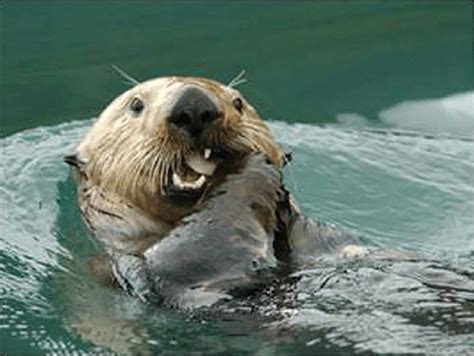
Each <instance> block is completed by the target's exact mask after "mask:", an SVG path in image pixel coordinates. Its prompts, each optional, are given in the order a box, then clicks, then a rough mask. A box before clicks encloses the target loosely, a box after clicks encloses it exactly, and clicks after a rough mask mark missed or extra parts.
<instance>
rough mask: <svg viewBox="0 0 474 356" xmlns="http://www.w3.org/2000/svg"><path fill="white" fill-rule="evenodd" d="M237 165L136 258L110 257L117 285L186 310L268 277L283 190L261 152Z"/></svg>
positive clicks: (282, 236) (281, 238)
mask: <svg viewBox="0 0 474 356" xmlns="http://www.w3.org/2000/svg"><path fill="white" fill-rule="evenodd" d="M243 163H244V166H243V167H242V169H241V170H240V171H239V172H238V173H235V174H231V175H229V176H228V177H227V178H226V181H225V182H223V183H222V184H221V185H220V186H219V187H218V188H216V189H215V190H213V191H212V192H210V193H209V195H207V196H205V197H203V198H204V199H202V200H201V201H200V202H199V203H198V204H197V206H196V209H195V212H193V213H191V214H190V215H189V216H187V217H186V218H184V219H183V220H182V221H181V223H180V224H179V225H178V226H177V227H176V228H175V229H173V230H172V231H171V232H170V234H169V235H168V236H167V237H166V238H164V239H163V240H162V241H160V242H158V243H157V244H155V245H154V246H151V247H150V248H148V249H147V250H146V251H145V252H144V253H143V256H141V257H137V256H131V255H124V254H120V255H118V256H115V258H114V259H113V263H114V268H115V269H114V270H115V275H116V278H117V279H118V280H119V282H120V283H121V285H122V286H123V287H124V288H125V289H128V290H129V291H130V292H131V293H132V294H136V295H137V296H139V297H140V298H142V299H148V300H149V299H156V298H158V299H160V300H164V302H165V303H166V304H168V305H169V304H172V305H179V306H181V307H190V306H201V305H209V304H212V303H214V302H215V301H217V300H220V299H225V298H228V297H229V294H232V293H234V294H235V293H238V294H242V293H244V292H245V293H247V292H248V291H251V290H253V289H254V288H256V287H258V286H259V285H261V284H262V283H264V282H265V281H267V280H268V279H269V278H272V276H273V272H274V271H276V270H277V268H278V267H279V265H280V264H281V263H282V260H284V258H282V257H283V256H287V254H288V251H289V250H288V246H286V245H285V244H286V242H287V241H286V236H287V234H288V232H287V231H286V228H287V226H289V225H288V220H287V216H288V214H287V212H288V211H289V209H290V207H289V200H288V194H286V192H285V190H284V188H283V187H282V182H281V174H280V172H279V170H278V169H276V167H275V166H274V165H273V164H271V163H270V162H269V161H268V160H267V159H266V157H265V156H264V155H262V154H259V155H252V156H250V157H249V158H248V159H245V160H244V162H243ZM277 256H278V257H279V258H280V261H279V260H278V259H277Z"/></svg>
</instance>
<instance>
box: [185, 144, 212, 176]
mask: <svg viewBox="0 0 474 356" xmlns="http://www.w3.org/2000/svg"><path fill="white" fill-rule="evenodd" d="M211 153H212V151H211V149H210V148H206V149H205V150H204V152H203V153H197V152H195V153H192V154H190V155H189V156H188V157H186V163H187V165H188V166H189V167H190V168H191V169H192V170H193V171H195V172H196V173H199V174H204V175H206V176H212V175H213V174H214V171H215V169H216V167H217V164H216V163H215V162H212V161H210V160H209V158H210V157H211ZM206 157H207V158H206Z"/></svg>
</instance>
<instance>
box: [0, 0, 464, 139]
mask: <svg viewBox="0 0 474 356" xmlns="http://www.w3.org/2000/svg"><path fill="white" fill-rule="evenodd" d="M1 16H2V36H1V41H2V56H1V59H2V68H1V69H2V80H1V117H2V136H4V135H9V134H11V133H13V132H16V131H19V130H23V129H26V128H31V127H36V126H39V125H49V124H57V123H59V122H64V121H70V120H74V119H84V118H89V117H91V116H94V115H97V114H98V113H99V112H100V111H101V110H102V109H103V107H104V106H105V105H106V103H107V102H108V101H110V100H111V99H112V98H113V97H115V96H116V95H117V94H119V93H120V92H121V91H123V90H124V89H125V88H126V87H125V86H124V85H123V83H122V80H121V78H120V77H119V76H118V75H117V74H116V73H114V72H113V71H112V70H111V65H112V64H116V65H118V66H120V67H121V68H123V69H124V70H126V71H127V72H129V73H130V74H131V75H132V76H134V77H136V78H138V79H140V80H144V79H148V78H151V77H155V76H165V75H170V74H180V75H194V76H206V77H210V78H214V79H217V80H219V81H223V82H227V81H229V80H230V79H231V78H232V77H233V76H234V75H236V74H237V73H238V72H239V71H240V70H241V69H246V70H247V73H248V74H247V76H248V78H249V81H250V82H249V84H247V85H245V86H243V87H241V90H242V91H243V92H244V94H245V95H246V96H247V98H249V99H250V100H251V101H252V102H253V103H254V104H255V106H256V107H257V108H258V109H259V110H260V111H261V113H262V114H263V115H264V116H265V117H267V118H272V119H283V120H286V121H291V122H296V121H297V122H329V121H333V120H334V116H335V114H336V113H338V112H348V111H349V112H358V113H360V114H364V115H366V116H368V117H373V116H374V115H375V113H376V112H377V111H378V110H380V109H382V108H385V107H387V106H390V105H393V104H395V103H397V102H400V101H402V100H407V99H417V98H426V97H439V96H443V95H447V94H450V93H453V92H459V91H466V90H470V89H471V88H472V86H473V84H472V81H473V79H472V5H471V4H470V2H468V1H464V2H452V1H451V2H444V3H443V2H418V3H416V2H393V1H390V2H359V1H347V2H330V1H326V2H304V3H302V2H301V3H297V4H295V3H293V4H291V3H271V2H260V3H253V2H232V3H220V2H209V3H196V2H181V3H151V2H142V3H135V2H134V3H132V2H117V3H111V2H103V1H101V2H95V3H94V2H85V1H76V2H61V1H52V2H26V1H22V2H13V1H8V0H7V1H3V5H2V8H1Z"/></svg>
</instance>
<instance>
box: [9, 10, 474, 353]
mask: <svg viewBox="0 0 474 356" xmlns="http://www.w3.org/2000/svg"><path fill="white" fill-rule="evenodd" d="M2 4H3V5H0V6H1V24H2V33H1V43H2V57H1V60H2V63H1V75H2V76H1V119H2V138H1V139H0V143H1V147H2V153H1V157H2V159H1V171H0V173H1V176H0V197H1V211H2V214H1V215H0V231H2V233H1V235H0V240H1V250H0V261H1V264H0V281H1V284H0V286H1V287H0V288H1V300H2V302H1V312H0V333H1V334H0V335H1V340H0V341H1V342H0V353H2V354H3V353H6V354H14V355H24V354H27V353H31V354H42V353H59V354H70V353H87V354H99V353H118V354H158V353H165V354H179V355H181V354H186V353H190V352H195V353H196V354H202V353H204V354H208V353H218V354H219V353H220V354H259V355H285V354H305V353H306V354H317V353H318V354H327V353H333V354H334V353H336V354H341V353H345V354H349V353H354V352H366V353H374V352H376V353H413V352H418V353H429V354H445V353H453V354H469V353H472V352H473V350H474V342H473V340H474V338H473V334H474V308H473V304H474V257H473V256H474V218H473V212H474V199H473V198H474V185H473V183H474V179H473V172H474V163H473V162H474V143H473V141H472V134H473V132H474V114H473V112H474V110H473V109H472V108H473V107H474V93H473V88H472V86H473V82H472V81H473V73H472V17H471V16H472V15H471V14H472V6H471V5H470V4H469V3H468V2H446V3H442V2H438V3H435V2H429V3H428V2H425V3H414V2H390V3H383V2H322V3H321V2H319V3H310V2H306V3H300V4H296V5H295V4H293V5H289V4H285V3H259V4H254V3H251V2H243V3H230V4H225V5H222V4H219V3H217V2H212V3H207V4H202V3H201V4H197V3H182V4H178V5H175V4H171V3H164V4H159V5H156V4H151V3H141V4H132V3H120V4H114V5H111V4H109V3H106V2H100V3H96V4H94V3H92V2H89V3H86V2H75V3H69V4H67V3H62V2H52V3H37V2H36V3H27V2H18V3H14V2H10V1H6V2H5V1H4V2H3V3H2ZM111 64H117V65H119V66H120V67H121V68H123V69H125V70H127V71H128V72H129V73H130V74H132V75H133V76H135V77H136V78H137V79H146V78H149V77H153V76H159V75H169V74H185V75H197V76H206V77H211V78H214V79H217V80H220V81H223V82H227V81H229V80H230V79H231V78H232V77H233V76H234V75H236V74H237V73H238V72H239V71H240V70H241V69H242V68H245V69H246V70H247V77H248V78H249V83H248V84H246V85H243V86H242V87H241V90H242V92H243V93H244V95H245V96H246V97H247V98H248V99H249V100H250V101H251V102H252V103H254V104H255V106H256V107H257V108H258V109H259V111H260V112H261V113H263V115H264V116H265V117H266V118H268V119H272V122H271V123H270V126H271V128H272V130H273V131H274V133H275V135H276V137H277V138H278V140H279V141H280V142H281V143H282V144H283V145H285V146H289V147H290V148H291V149H292V150H293V151H294V153H295V157H294V163H293V164H292V165H291V166H290V167H289V168H288V169H287V170H286V172H285V176H286V181H287V183H288V186H289V187H290V189H291V191H292V192H294V194H295V195H296V197H297V199H298V200H299V201H300V202H301V204H302V207H303V210H304V211H305V213H306V214H307V215H309V216H311V217H314V218H320V219H323V220H326V221H331V222H334V223H336V224H338V225H340V226H342V227H344V228H346V229H349V230H351V231H353V232H354V233H356V234H358V235H359V236H360V237H361V239H362V241H363V242H364V243H365V244H366V245H368V246H371V247H373V248H375V247H377V248H381V249H397V250H405V251H411V252H416V253H418V254H419V255H421V256H424V257H422V258H419V259H415V260H408V261H406V260H402V261H397V260H395V261H392V260H385V259H379V260H370V259H368V260H364V261H338V260H336V261H334V260H330V259H329V260H317V261H315V263H314V265H312V266H310V267H308V268H306V269H304V270H302V271H300V272H299V273H298V275H297V276H293V278H289V280H287V281H284V282H282V283H280V284H278V285H276V286H269V287H268V288H267V289H266V290H265V291H264V292H262V293H260V294H257V295H256V296H254V297H253V298H250V299H246V300H238V301H237V300H236V301H234V302H232V303H231V304H230V305H228V306H226V307H225V308H223V309H222V310H219V311H218V312H212V313H211V312H209V313H193V314H191V315H190V314H187V313H182V312H178V311H175V310H167V309H163V308H158V307H155V306H151V305H145V304H143V303H141V302H140V301H138V300H135V299H134V298H132V297H129V296H126V295H124V294H122V293H120V292H118V291H115V290H112V289H108V288H105V287H103V286H101V285H98V284H97V283H95V282H94V281H93V280H92V278H91V277H90V274H89V272H88V269H87V266H86V263H87V260H88V257H89V256H90V255H91V254H94V253H95V252H97V251H98V250H99V249H100V247H99V246H97V245H96V244H94V243H93V241H92V239H91V238H90V237H89V236H88V233H87V231H86V229H85V227H84V226H83V224H82V222H81V220H80V217H79V213H78V210H77V207H76V204H75V188H74V183H73V182H72V180H71V178H70V177H69V169H68V167H66V166H65V164H64V163H63V162H62V156H63V155H64V154H67V153H69V152H71V150H72V149H73V147H74V146H75V145H76V144H77V142H78V141H79V140H80V138H81V137H82V135H83V134H84V133H85V131H86V130H87V129H88V128H89V127H90V125H91V120H90V118H91V117H93V116H95V115H96V114H97V113H99V112H100V111H101V110H102V108H103V107H104V106H105V105H106V103H107V102H108V101H109V100H111V99H112V98H113V97H115V96H116V95H117V94H119V93H120V92H121V91H123V90H124V89H125V86H124V85H123V84H122V83H121V79H120V78H119V76H118V75H117V74H116V73H114V72H113V71H112V70H111V69H110V65H111ZM428 99H429V100H428ZM275 291H277V292H275Z"/></svg>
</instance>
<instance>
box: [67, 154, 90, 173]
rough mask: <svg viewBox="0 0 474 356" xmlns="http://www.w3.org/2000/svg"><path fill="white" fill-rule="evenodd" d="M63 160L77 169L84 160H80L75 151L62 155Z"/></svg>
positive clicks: (83, 163)
mask: <svg viewBox="0 0 474 356" xmlns="http://www.w3.org/2000/svg"><path fill="white" fill-rule="evenodd" d="M64 162H66V163H67V164H69V165H70V166H72V167H75V168H77V169H81V168H83V167H84V165H85V162H84V161H81V160H80V159H79V157H78V156H77V154H76V153H73V154H70V155H66V156H64Z"/></svg>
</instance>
